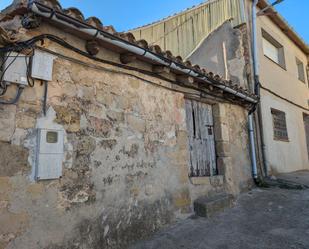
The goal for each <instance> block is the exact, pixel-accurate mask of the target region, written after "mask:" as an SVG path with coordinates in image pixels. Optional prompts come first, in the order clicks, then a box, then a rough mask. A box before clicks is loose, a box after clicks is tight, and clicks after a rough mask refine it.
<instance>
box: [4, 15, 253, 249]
mask: <svg viewBox="0 0 309 249" xmlns="http://www.w3.org/2000/svg"><path fill="white" fill-rule="evenodd" d="M20 18H21V17H20V16H18V15H17V16H15V17H14V18H12V19H10V20H7V21H5V22H2V23H1V26H3V27H4V28H6V29H10V30H14V32H15V33H17V34H18V35H19V36H20V37H21V38H22V39H23V40H26V39H29V38H31V37H33V36H36V35H39V34H43V33H52V34H55V35H57V36H59V37H62V38H63V39H65V40H66V41H68V42H70V44H72V45H74V46H76V47H78V48H80V49H84V44H85V41H84V40H83V39H80V38H77V37H75V36H73V35H70V34H68V33H65V32H63V31H62V30H61V29H59V28H57V27H53V26H52V25H50V24H47V23H42V24H41V25H40V27H38V28H37V29H34V30H26V29H24V28H23V27H22V26H21V22H20V21H21V19H20ZM40 47H41V49H45V50H49V51H51V52H54V53H56V54H58V55H55V60H54V68H53V79H52V81H51V82H49V83H48V97H47V114H46V116H44V114H43V112H42V96H43V91H44V87H43V85H41V84H40V82H39V81H36V82H35V86H34V87H33V88H30V87H27V88H26V89H25V90H24V92H23V94H22V96H21V99H20V101H19V102H18V103H17V105H0V151H1V153H0V224H1V226H0V248H1V249H2V248H7V249H29V248H32V249H42V248H45V249H56V248H59V249H60V248H68V249H69V248H70V249H73V248H79V249H82V248H85V249H86V248H93V249H96V248H115V249H117V248H126V246H127V245H129V244H130V243H131V242H133V241H136V240H139V239H142V238H145V237H147V236H148V235H150V234H152V233H153V232H154V231H156V230H158V229H160V228H161V227H163V226H164V225H166V224H170V223H172V222H174V221H175V220H176V219H182V218H185V217H187V216H188V215H190V214H192V203H193V201H194V200H195V199H196V198H197V197H199V196H202V195H211V194H213V193H216V192H222V191H226V192H228V193H232V194H234V195H235V194H238V193H239V192H240V191H241V190H243V189H245V188H246V187H247V186H248V185H250V184H251V180H250V160H249V151H248V150H249V149H248V137H247V128H246V127H247V120H246V115H247V110H246V109H245V108H244V107H242V106H239V105H234V104H231V103H227V102H225V101H215V102H214V101H212V102H211V104H212V105H213V110H214V120H215V136H216V150H217V164H218V170H219V176H214V177H211V178H209V177H205V178H204V179H202V180H200V181H199V182H197V183H196V182H195V183H194V182H193V180H192V179H190V178H189V177H188V173H189V169H188V165H189V161H188V160H189V158H188V138H187V129H186V115H185V94H184V93H181V92H179V91H175V89H174V90H173V86H172V84H171V83H170V82H168V81H165V80H162V79H158V78H156V77H152V76H149V75H145V74H143V73H139V72H132V71H128V70H126V69H122V68H119V67H116V66H111V65H108V64H104V63H99V62H96V61H93V60H91V59H88V58H85V57H83V56H81V55H79V54H77V53H73V52H72V51H70V50H68V49H66V48H63V47H61V46H59V45H56V44H55V43H53V42H51V41H47V40H46V41H44V43H42V44H41V45H40ZM98 57H100V58H104V59H106V60H110V61H114V62H119V54H117V53H116V52H112V51H111V50H109V49H106V48H104V47H100V52H99V54H98ZM132 64H133V65H134V66H135V67H137V68H140V69H144V70H151V65H149V64H147V63H145V62H141V61H135V62H133V63H132ZM166 76H167V77H169V78H172V79H173V78H175V77H176V76H175V75H174V74H173V73H167V75H166ZM14 91H15V87H14V86H13V85H12V86H10V87H9V89H8V92H7V95H6V96H8V97H9V98H10V97H12V96H13V95H14ZM204 101H205V100H204ZM206 102H207V100H206ZM38 127H45V128H57V129H60V130H63V132H64V160H63V165H62V166H63V168H62V178H60V179H57V180H47V181H36V179H34V171H35V154H36V148H37V128H38Z"/></svg>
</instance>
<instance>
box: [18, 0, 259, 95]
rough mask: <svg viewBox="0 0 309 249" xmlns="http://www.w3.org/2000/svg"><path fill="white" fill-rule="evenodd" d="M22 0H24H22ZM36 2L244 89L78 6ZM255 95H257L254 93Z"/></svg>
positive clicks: (44, 0)
mask: <svg viewBox="0 0 309 249" xmlns="http://www.w3.org/2000/svg"><path fill="white" fill-rule="evenodd" d="M21 1H22V0H21ZM35 2H38V3H41V4H44V5H45V6H48V7H49V8H51V9H53V10H55V11H59V12H61V13H63V14H66V15H68V16H70V17H72V18H74V19H77V20H79V21H81V22H83V23H85V24H88V25H91V26H93V27H94V28H97V29H99V30H102V31H105V32H108V33H109V34H112V35H114V36H116V37H118V38H120V39H122V40H125V41H126V42H129V43H131V44H134V45H135V46H139V47H141V48H143V49H147V50H149V51H151V52H152V53H154V54H157V55H160V56H164V57H165V58H167V59H169V60H172V61H174V63H177V64H180V65H183V66H184V67H187V68H189V69H192V70H194V71H195V72H196V73H199V74H200V75H201V76H202V75H203V76H205V77H208V78H209V79H211V80H212V83H216V84H223V85H226V86H227V87H231V85H232V88H234V89H236V90H238V91H244V90H243V89H242V88H240V87H239V86H238V85H235V84H234V85H233V83H232V82H230V81H226V80H224V79H223V78H221V77H220V76H219V75H214V74H213V73H212V72H207V70H206V69H204V68H201V67H200V66H199V65H192V63H191V62H190V61H184V60H183V58H182V57H181V56H174V55H173V54H172V52H171V51H163V50H162V48H161V47H160V46H159V45H153V46H149V45H148V43H147V41H145V40H138V41H137V40H136V39H135V37H134V35H133V34H132V33H130V32H122V33H118V32H117V31H116V30H115V28H114V27H113V26H104V25H103V24H102V22H101V21H100V19H99V18H97V17H89V18H88V19H85V17H84V15H83V13H82V12H81V11H80V10H79V9H77V8H68V9H62V7H61V5H60V4H59V2H58V1H57V0H36V1H35ZM245 93H246V94H247V95H251V94H250V93H249V92H248V91H246V92H245ZM252 96H255V95H252Z"/></svg>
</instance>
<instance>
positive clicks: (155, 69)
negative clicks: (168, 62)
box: [152, 65, 171, 74]
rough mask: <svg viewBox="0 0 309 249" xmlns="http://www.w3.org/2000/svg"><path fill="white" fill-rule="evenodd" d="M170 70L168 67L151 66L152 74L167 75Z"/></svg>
mask: <svg viewBox="0 0 309 249" xmlns="http://www.w3.org/2000/svg"><path fill="white" fill-rule="evenodd" d="M170 71H171V70H170V68H169V67H166V66H161V65H153V66H152V72H154V73H158V74H160V73H169V72H170Z"/></svg>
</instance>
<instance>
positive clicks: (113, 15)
mask: <svg viewBox="0 0 309 249" xmlns="http://www.w3.org/2000/svg"><path fill="white" fill-rule="evenodd" d="M269 1H270V2H273V1H274V0H269ZM11 2H12V0H0V9H3V8H4V7H6V6H7V5H9V4H10V3H11ZM201 2H202V0H154V1H149V0H129V1H128V0H60V3H61V5H62V6H63V7H65V8H66V7H71V6H74V7H77V8H79V9H80V10H81V11H82V12H83V13H84V15H85V17H89V16H96V17H99V18H100V19H101V21H102V22H103V24H104V25H113V26H114V27H115V28H116V29H117V30H118V31H123V30H128V29H131V28H135V27H138V26H141V25H144V24H148V23H151V22H153V21H156V20H158V19H161V18H164V17H167V16H169V15H171V14H174V13H175V12H178V11H181V10H184V9H186V8H189V7H192V6H193V5H196V4H199V3H201ZM277 9H278V11H279V12H280V14H281V15H283V17H284V18H285V19H286V20H287V21H288V22H289V24H290V25H291V26H292V27H293V28H294V29H295V30H296V31H297V32H298V33H299V34H300V36H301V37H302V38H303V39H304V40H305V41H306V42H307V44H308V43H309V0H285V1H283V2H282V3H281V4H280V5H278V7H277Z"/></svg>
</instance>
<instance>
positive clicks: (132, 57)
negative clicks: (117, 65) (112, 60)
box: [120, 53, 136, 64]
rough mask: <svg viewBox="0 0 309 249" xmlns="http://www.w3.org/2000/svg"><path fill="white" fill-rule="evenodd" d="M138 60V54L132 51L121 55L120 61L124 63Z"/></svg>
mask: <svg viewBox="0 0 309 249" xmlns="http://www.w3.org/2000/svg"><path fill="white" fill-rule="evenodd" d="M135 60H136V55H134V54H131V53H125V54H121V55H120V62H121V63H122V64H128V63H131V62H133V61H135Z"/></svg>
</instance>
